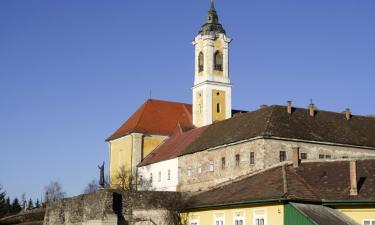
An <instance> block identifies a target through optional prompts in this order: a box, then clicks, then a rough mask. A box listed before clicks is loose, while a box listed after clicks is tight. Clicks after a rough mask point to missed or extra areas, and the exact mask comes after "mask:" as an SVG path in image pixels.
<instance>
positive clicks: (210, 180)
mask: <svg viewBox="0 0 375 225" xmlns="http://www.w3.org/2000/svg"><path fill="white" fill-rule="evenodd" d="M296 147H298V149H299V158H300V159H301V161H313V160H323V159H324V160H330V159H332V160H334V159H341V158H375V149H374V148H360V147H353V146H343V145H338V144H333V143H316V142H307V141H305V142H303V141H296V140H287V139H276V138H262V137H259V138H253V139H251V140H245V141H240V142H237V143H232V144H228V145H225V146H219V147H215V148H212V149H207V150H204V151H201V152H197V153H194V154H188V155H183V156H181V157H179V161H178V162H179V165H178V166H179V186H178V190H179V191H182V192H199V191H205V190H208V189H210V188H212V187H214V186H216V185H219V184H221V183H224V182H227V181H231V180H234V179H237V178H240V177H243V176H246V175H249V174H252V173H256V172H259V171H261V170H264V169H266V168H269V167H272V166H277V165H279V164H280V163H282V162H283V161H292V158H293V154H294V153H293V151H295V148H296ZM283 152H285V155H284V153H283ZM284 156H285V157H284Z"/></svg>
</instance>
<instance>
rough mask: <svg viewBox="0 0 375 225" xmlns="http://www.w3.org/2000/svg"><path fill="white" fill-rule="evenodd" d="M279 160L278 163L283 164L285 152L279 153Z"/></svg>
mask: <svg viewBox="0 0 375 225" xmlns="http://www.w3.org/2000/svg"><path fill="white" fill-rule="evenodd" d="M279 159H280V162H284V161H285V160H286V152H285V151H280V155H279Z"/></svg>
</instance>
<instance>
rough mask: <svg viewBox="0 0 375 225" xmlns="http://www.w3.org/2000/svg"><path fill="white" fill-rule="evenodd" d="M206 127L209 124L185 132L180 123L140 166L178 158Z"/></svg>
mask: <svg viewBox="0 0 375 225" xmlns="http://www.w3.org/2000/svg"><path fill="white" fill-rule="evenodd" d="M206 128H207V126H205V127H199V128H195V129H191V130H189V131H186V132H184V131H183V130H182V128H181V127H180V125H178V127H177V128H176V130H175V132H174V133H173V134H172V136H171V137H170V138H169V139H167V140H166V141H165V142H164V143H163V144H162V145H160V146H159V147H157V148H156V149H155V150H154V151H152V152H151V153H150V154H149V155H148V156H147V157H146V158H145V159H144V160H143V161H142V162H141V163H140V164H139V165H138V166H146V165H149V164H153V163H157V162H161V161H165V160H168V159H173V158H176V157H177V156H179V155H180V153H181V152H182V151H183V150H184V149H185V148H186V147H187V146H188V145H189V144H190V143H191V142H193V141H194V140H195V139H196V138H197V137H198V136H199V135H200V134H201V133H202V132H203V131H204V130H205V129H206Z"/></svg>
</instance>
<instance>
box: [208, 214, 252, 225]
mask: <svg viewBox="0 0 375 225" xmlns="http://www.w3.org/2000/svg"><path fill="white" fill-rule="evenodd" d="M218 215H223V216H222V217H219V216H218ZM217 221H221V222H222V225H225V213H215V214H214V224H213V225H217V224H216V222H217ZM244 225H245V224H244Z"/></svg>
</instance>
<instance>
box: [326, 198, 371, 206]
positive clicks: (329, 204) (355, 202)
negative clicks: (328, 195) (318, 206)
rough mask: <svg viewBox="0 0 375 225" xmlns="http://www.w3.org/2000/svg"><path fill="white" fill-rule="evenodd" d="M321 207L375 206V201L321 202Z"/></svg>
mask: <svg viewBox="0 0 375 225" xmlns="http://www.w3.org/2000/svg"><path fill="white" fill-rule="evenodd" d="M322 205H327V206H337V205H375V200H324V199H323V200H322Z"/></svg>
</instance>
